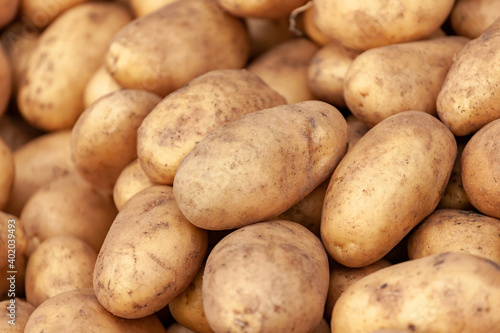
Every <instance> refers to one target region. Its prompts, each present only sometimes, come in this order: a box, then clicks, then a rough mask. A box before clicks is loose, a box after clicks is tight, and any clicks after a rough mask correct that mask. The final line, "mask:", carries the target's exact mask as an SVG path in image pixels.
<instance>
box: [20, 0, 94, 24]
mask: <svg viewBox="0 0 500 333" xmlns="http://www.w3.org/2000/svg"><path fill="white" fill-rule="evenodd" d="M88 1H89V0H63V1H61V0H21V15H22V17H23V19H24V20H26V22H27V23H28V24H30V25H32V26H35V27H37V28H45V27H47V26H48V25H49V24H50V23H52V21H54V20H55V19H56V17H58V16H60V15H61V14H63V13H64V12H65V11H67V10H68V9H70V8H72V7H75V6H77V5H79V4H81V3H84V2H88Z"/></svg>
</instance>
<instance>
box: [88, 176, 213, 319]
mask: <svg viewBox="0 0 500 333" xmlns="http://www.w3.org/2000/svg"><path fill="white" fill-rule="evenodd" d="M138 236H139V237H138ZM207 246H208V237H207V231H206V230H203V229H199V228H197V227H195V226H194V225H193V224H191V223H189V221H188V220H187V219H186V218H185V217H184V216H183V215H182V213H181V212H180V210H179V208H178V207H177V204H176V202H175V199H174V195H173V190H172V187H171V186H161V185H157V186H152V187H149V188H147V189H144V190H142V191H141V192H139V193H137V194H136V195H134V196H133V197H132V198H131V199H130V200H129V201H128V202H127V203H126V204H125V206H123V207H122V209H121V210H120V212H119V213H118V215H117V216H116V219H115V220H114V222H113V225H112V226H111V228H110V230H109V232H108V234H107V236H106V239H105V241H104V243H103V245H102V248H101V251H100V252H99V256H98V258H97V262H96V265H95V270H94V290H95V293H96V296H97V299H98V300H99V302H100V303H101V304H102V305H103V306H104V307H105V308H106V309H107V310H108V311H109V312H111V313H113V314H114V315H116V316H119V317H123V318H142V317H145V316H148V315H151V314H153V313H155V312H157V311H158V310H160V309H162V308H163V307H165V306H166V305H167V304H168V303H170V301H172V300H173V299H174V298H175V297H177V295H179V294H180V293H181V292H182V291H183V290H184V289H185V288H187V287H188V286H189V284H190V283H191V281H192V280H193V279H194V278H195V276H196V273H197V272H198V270H199V268H200V267H201V265H202V263H203V259H204V258H205V254H206V252H207Z"/></svg>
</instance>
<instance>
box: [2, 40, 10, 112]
mask: <svg viewBox="0 0 500 333" xmlns="http://www.w3.org/2000/svg"><path fill="white" fill-rule="evenodd" d="M11 93H12V68H11V64H10V61H9V57H8V55H7V52H6V51H5V48H4V47H3V45H2V44H0V117H2V116H3V114H4V113H5V111H6V110H7V104H8V103H9V100H10V97H11Z"/></svg>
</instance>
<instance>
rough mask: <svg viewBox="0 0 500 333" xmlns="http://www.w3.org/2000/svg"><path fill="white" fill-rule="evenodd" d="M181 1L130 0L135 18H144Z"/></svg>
mask: <svg viewBox="0 0 500 333" xmlns="http://www.w3.org/2000/svg"><path fill="white" fill-rule="evenodd" d="M176 1H179V0H129V2H130V7H131V9H132V12H133V13H134V15H135V17H139V16H144V15H146V14H149V13H151V12H154V11H155V10H157V9H160V8H161V7H163V6H166V5H169V4H171V3H174V2H176Z"/></svg>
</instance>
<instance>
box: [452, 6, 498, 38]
mask: <svg viewBox="0 0 500 333" xmlns="http://www.w3.org/2000/svg"><path fill="white" fill-rule="evenodd" d="M498 13H500V2H498V1H496V0H457V1H456V2H455V5H454V6H453V10H452V11H451V14H450V24H451V27H452V28H453V31H454V32H455V33H456V34H457V35H461V36H465V37H468V38H477V37H479V35H481V34H482V33H483V32H484V30H486V29H487V28H488V27H489V26H490V25H491V24H493V22H495V20H496V19H497V18H498Z"/></svg>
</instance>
